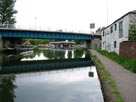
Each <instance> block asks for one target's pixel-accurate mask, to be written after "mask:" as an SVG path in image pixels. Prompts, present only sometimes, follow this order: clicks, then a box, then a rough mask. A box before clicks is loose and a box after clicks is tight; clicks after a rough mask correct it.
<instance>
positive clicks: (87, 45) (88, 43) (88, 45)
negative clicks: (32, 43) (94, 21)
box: [86, 40, 92, 49]
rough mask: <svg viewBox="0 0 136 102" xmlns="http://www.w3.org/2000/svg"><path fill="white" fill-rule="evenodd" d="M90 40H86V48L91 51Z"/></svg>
mask: <svg viewBox="0 0 136 102" xmlns="http://www.w3.org/2000/svg"><path fill="white" fill-rule="evenodd" d="M91 42H92V41H91V40H86V48H87V49H91Z"/></svg>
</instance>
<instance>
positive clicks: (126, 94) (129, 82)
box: [91, 50, 136, 102]
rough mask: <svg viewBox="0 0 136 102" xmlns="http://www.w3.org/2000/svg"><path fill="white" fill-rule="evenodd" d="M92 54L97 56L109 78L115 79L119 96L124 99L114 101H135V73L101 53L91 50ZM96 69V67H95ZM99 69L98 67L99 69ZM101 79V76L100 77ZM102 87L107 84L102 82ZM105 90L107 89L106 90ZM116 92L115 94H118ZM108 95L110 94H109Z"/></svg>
mask: <svg viewBox="0 0 136 102" xmlns="http://www.w3.org/2000/svg"><path fill="white" fill-rule="evenodd" d="M91 53H92V55H93V56H94V55H95V56H97V58H98V59H99V60H100V61H101V63H102V64H103V65H104V67H105V69H106V70H107V71H108V72H109V73H110V76H111V78H112V79H113V80H114V81H115V84H116V85H115V86H116V87H117V90H118V92H119V93H120V96H121V97H122V98H123V100H124V101H115V102H136V88H135V86H136V74H135V73H133V72H130V71H128V70H127V69H125V68H123V67H122V66H121V65H119V64H117V63H115V62H113V61H112V60H110V59H108V58H106V57H104V56H103V55H101V54H99V53H97V52H96V51H93V50H92V51H91ZM97 69H98V68H97ZM99 70H100V69H98V71H99ZM100 80H101V81H103V80H102V78H100ZM108 85H109V83H108ZM102 86H104V88H105V87H106V86H107V85H105V84H103V85H102ZM106 92H107V91H106ZM119 93H116V92H115V94H119ZM109 95H110V94H109ZM108 102H114V101H108Z"/></svg>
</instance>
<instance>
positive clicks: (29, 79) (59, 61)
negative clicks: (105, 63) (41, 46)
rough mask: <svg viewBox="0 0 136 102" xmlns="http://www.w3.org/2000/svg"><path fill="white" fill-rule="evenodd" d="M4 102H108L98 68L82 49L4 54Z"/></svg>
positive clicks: (0, 71) (0, 99) (0, 68)
mask: <svg viewBox="0 0 136 102" xmlns="http://www.w3.org/2000/svg"><path fill="white" fill-rule="evenodd" d="M0 102H104V101H103V96H102V91H101V87H100V82H99V79H98V76H97V72H96V68H95V66H94V64H93V62H92V61H91V59H90V57H89V54H88V53H87V52H86V51H81V50H76V51H75V50H54V49H53V50H46V51H41V50H36V51H33V52H27V53H26V52H25V53H24V52H23V53H20V54H1V55H0Z"/></svg>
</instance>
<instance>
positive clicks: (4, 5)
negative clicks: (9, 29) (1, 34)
mask: <svg viewBox="0 0 136 102" xmlns="http://www.w3.org/2000/svg"><path fill="white" fill-rule="evenodd" d="M15 2H16V0H0V25H2V26H3V25H6V24H11V25H12V24H15V23H16V20H15V17H14V14H16V13H17V11H16V10H14V5H15Z"/></svg>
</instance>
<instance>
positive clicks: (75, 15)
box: [15, 0, 136, 33]
mask: <svg viewBox="0 0 136 102" xmlns="http://www.w3.org/2000/svg"><path fill="white" fill-rule="evenodd" d="M107 2H108V6H107ZM135 4H136V1H134V0H16V3H15V9H16V10H17V11H18V13H17V14H16V15H15V16H16V21H17V23H16V25H18V26H22V27H24V26H26V27H29V28H33V27H35V28H36V29H48V30H60V29H62V30H63V31H75V32H79V31H80V32H87V33H90V32H92V31H95V30H96V29H98V28H99V27H106V26H107V25H109V24H111V23H112V22H114V21H115V20H116V19H118V18H119V17H121V16H123V15H124V14H126V13H128V12H129V11H132V10H136V6H135ZM107 8H108V9H107ZM107 12H108V13H107ZM107 14H108V16H107ZM91 23H95V29H90V24H91Z"/></svg>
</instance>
